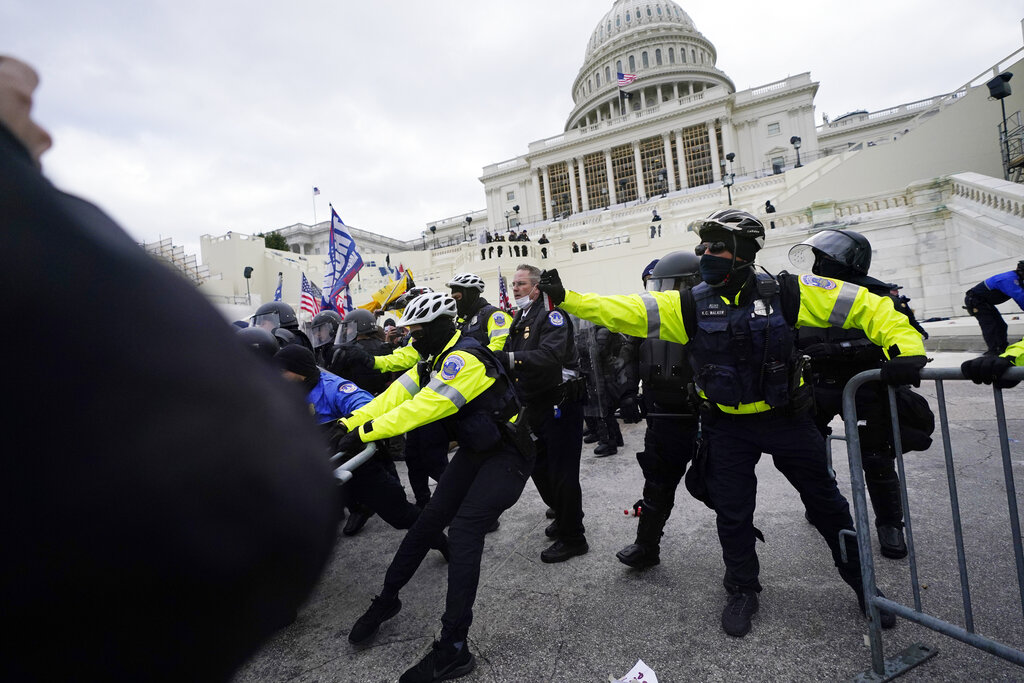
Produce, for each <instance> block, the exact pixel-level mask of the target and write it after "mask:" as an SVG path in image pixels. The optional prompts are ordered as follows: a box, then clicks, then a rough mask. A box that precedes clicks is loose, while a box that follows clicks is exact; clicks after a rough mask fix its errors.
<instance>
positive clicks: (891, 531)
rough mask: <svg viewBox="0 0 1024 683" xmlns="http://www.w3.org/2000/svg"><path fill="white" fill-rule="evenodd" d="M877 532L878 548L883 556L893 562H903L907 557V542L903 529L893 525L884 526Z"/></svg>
mask: <svg viewBox="0 0 1024 683" xmlns="http://www.w3.org/2000/svg"><path fill="white" fill-rule="evenodd" d="M877 531H878V546H879V548H881V550H882V555H883V556H885V557H888V558H890V559H893V560H902V559H903V558H904V557H906V556H907V542H906V540H904V538H903V529H901V528H900V527H898V526H895V525H893V524H882V525H880V526H879V527H878V528H877Z"/></svg>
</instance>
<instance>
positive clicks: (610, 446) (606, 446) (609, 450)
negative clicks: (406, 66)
mask: <svg viewBox="0 0 1024 683" xmlns="http://www.w3.org/2000/svg"><path fill="white" fill-rule="evenodd" d="M619 445H620V446H621V445H622V444H619ZM618 452H619V449H618V448H616V447H615V444H614V443H609V442H607V441H602V442H601V443H600V444H598V446H597V448H595V449H594V455H596V456H597V457H599V458H600V457H603V456H606V455H615V454H616V453H618Z"/></svg>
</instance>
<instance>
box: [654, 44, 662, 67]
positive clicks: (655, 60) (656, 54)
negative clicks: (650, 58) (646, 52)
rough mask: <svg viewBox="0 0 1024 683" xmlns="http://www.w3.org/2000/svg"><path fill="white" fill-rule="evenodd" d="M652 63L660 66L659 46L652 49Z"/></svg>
mask: <svg viewBox="0 0 1024 683" xmlns="http://www.w3.org/2000/svg"><path fill="white" fill-rule="evenodd" d="M654 63H655V64H657V65H658V66H661V49H660V48H659V49H657V50H655V51H654Z"/></svg>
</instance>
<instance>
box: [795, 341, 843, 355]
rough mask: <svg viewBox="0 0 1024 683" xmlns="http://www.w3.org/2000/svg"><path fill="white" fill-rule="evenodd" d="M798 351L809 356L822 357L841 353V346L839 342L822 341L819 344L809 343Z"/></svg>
mask: <svg viewBox="0 0 1024 683" xmlns="http://www.w3.org/2000/svg"><path fill="white" fill-rule="evenodd" d="M800 351H801V353H803V354H804V355H805V356H810V357H811V358H824V357H827V356H840V355H842V354H843V347H841V346H839V344H828V343H824V342H822V343H820V344H811V345H810V346H808V347H807V348H805V349H800Z"/></svg>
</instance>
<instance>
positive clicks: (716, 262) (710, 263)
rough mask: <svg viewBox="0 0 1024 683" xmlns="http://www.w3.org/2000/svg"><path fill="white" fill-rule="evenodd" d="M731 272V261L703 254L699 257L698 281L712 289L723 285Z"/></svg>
mask: <svg viewBox="0 0 1024 683" xmlns="http://www.w3.org/2000/svg"><path fill="white" fill-rule="evenodd" d="M731 272H732V259H731V258H722V257H721V256H712V255H711V254H704V255H703V256H701V257H700V279H701V280H703V281H704V282H706V283H707V284H709V285H710V286H712V287H717V286H719V285H721V284H723V283H724V282H725V280H726V278H728V277H729V273H731Z"/></svg>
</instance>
